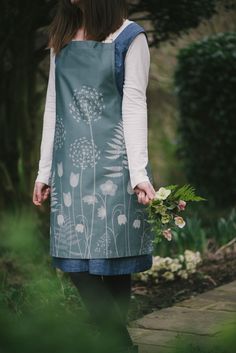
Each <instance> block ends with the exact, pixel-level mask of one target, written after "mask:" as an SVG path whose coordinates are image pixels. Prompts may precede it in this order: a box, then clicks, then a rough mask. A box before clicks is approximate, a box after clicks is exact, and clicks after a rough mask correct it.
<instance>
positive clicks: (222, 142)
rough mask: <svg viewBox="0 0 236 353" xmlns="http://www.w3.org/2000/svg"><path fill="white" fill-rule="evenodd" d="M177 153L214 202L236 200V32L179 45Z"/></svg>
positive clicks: (228, 203) (191, 179)
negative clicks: (185, 45)
mask: <svg viewBox="0 0 236 353" xmlns="http://www.w3.org/2000/svg"><path fill="white" fill-rule="evenodd" d="M175 87H176V94H177V98H178V105H179V124H178V135H179V142H180V144H179V148H178V154H179V157H181V158H182V160H183V162H184V166H185V169H186V176H187V178H188V181H189V182H190V183H192V184H194V185H195V187H196V188H197V189H198V192H199V193H200V194H202V195H203V196H205V197H208V198H209V201H213V203H214V204H216V205H218V206H219V205H224V207H225V206H231V205H232V204H235V198H236V183H235V180H234V174H235V170H236V154H235V151H236V99H235V92H236V33H230V32H229V33H220V34H218V35H215V36H212V37H207V38H205V39H203V40H201V41H198V42H195V43H193V44H191V45H189V46H188V47H186V48H184V49H182V50H180V52H179V54H178V64H177V68H176V71H175Z"/></svg>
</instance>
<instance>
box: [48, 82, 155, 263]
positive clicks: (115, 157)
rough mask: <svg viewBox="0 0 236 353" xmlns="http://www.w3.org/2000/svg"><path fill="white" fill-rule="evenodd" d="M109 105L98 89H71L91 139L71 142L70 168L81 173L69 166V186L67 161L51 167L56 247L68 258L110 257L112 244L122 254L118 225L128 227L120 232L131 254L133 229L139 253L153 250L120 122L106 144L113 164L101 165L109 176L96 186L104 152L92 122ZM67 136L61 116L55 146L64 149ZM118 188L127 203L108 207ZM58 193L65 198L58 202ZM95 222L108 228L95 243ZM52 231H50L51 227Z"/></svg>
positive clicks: (76, 114)
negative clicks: (88, 189)
mask: <svg viewBox="0 0 236 353" xmlns="http://www.w3.org/2000/svg"><path fill="white" fill-rule="evenodd" d="M105 107H106V106H105V104H104V98H103V95H102V93H101V92H99V90H98V89H96V88H94V87H90V86H86V85H83V86H82V87H81V88H80V89H75V90H74V91H73V96H72V102H70V103H69V112H70V114H71V115H72V117H73V119H75V121H76V122H77V123H81V122H84V123H86V124H87V125H88V128H89V135H90V139H88V138H87V137H80V138H76V139H74V141H72V142H71V143H70V145H69V158H70V160H71V166H73V167H74V168H75V170H78V169H79V172H75V171H74V170H71V171H68V167H67V173H68V172H70V177H69V184H70V185H69V187H70V188H69V189H68V187H67V188H66V187H65V185H64V184H63V183H62V178H63V174H64V165H63V161H57V163H56V168H54V170H53V171H52V179H51V206H52V213H53V214H54V213H57V215H56V216H55V215H54V217H53V227H54V239H53V241H52V251H53V252H54V254H56V256H62V257H63V256H68V254H69V256H70V257H73V256H75V257H78V256H80V257H81V258H91V256H92V255H93V256H94V255H96V254H97V255H98V257H99V254H100V255H101V254H104V256H106V257H109V255H110V256H113V255H114V252H113V251H112V250H111V244H112V245H114V251H115V256H117V257H119V248H118V245H117V237H118V236H119V234H121V233H120V232H118V231H117V227H118V228H119V227H124V233H122V234H123V235H124V237H125V244H126V246H127V250H126V253H127V255H131V247H130V246H131V244H130V228H131V227H132V232H133V231H134V230H135V231H137V237H139V238H140V248H139V254H143V253H144V254H145V253H147V252H150V251H151V246H152V244H151V243H150V234H149V233H150V230H149V228H148V227H147V224H145V219H144V216H145V215H144V212H143V209H142V206H141V205H140V204H139V203H138V201H137V196H136V194H135V192H134V191H133V189H132V188H131V185H130V181H129V171H128V160H127V154H126V148H125V142H124V134H123V124H122V121H119V123H118V124H117V125H115V127H114V134H113V137H112V138H111V140H110V141H109V142H107V144H108V148H107V150H106V153H107V154H106V156H105V158H107V159H108V160H109V161H110V163H108V165H107V166H104V167H103V168H104V169H105V170H106V171H107V172H106V174H104V176H105V177H106V178H107V179H108V180H106V181H105V182H102V183H101V182H100V184H99V185H98V184H96V164H97V163H98V161H99V159H100V158H101V151H100V149H99V148H98V146H97V145H96V144H95V142H94V133H93V124H94V123H96V122H97V121H98V120H100V119H101V117H102V113H103V110H104V109H105ZM66 135H67V134H66V130H65V126H64V123H63V119H62V118H61V116H58V115H57V122H56V131H55V150H59V149H61V148H62V147H63V144H64V141H65V138H66ZM113 161H114V163H113ZM111 163H112V165H111ZM116 163H117V164H116ZM91 168H92V169H93V192H92V194H87V193H85V194H83V178H84V177H85V180H86V173H87V170H88V173H89V174H88V175H90V171H91ZM55 169H56V172H55ZM84 174H85V175H84ZM117 178H118V179H117ZM56 179H57V180H58V181H59V182H58V183H56ZM114 180H119V182H118V183H116V182H115V181H114ZM127 181H128V182H127ZM78 185H79V187H78V188H77V186H78ZM96 185H97V189H96ZM119 186H120V188H119ZM121 186H122V187H121ZM57 187H58V188H60V192H59V190H58V191H57ZM118 190H119V192H121V193H122V197H123V201H122V202H120V201H119V202H118V203H117V204H114V203H112V205H113V204H114V206H113V207H112V209H110V208H109V209H108V204H110V203H109V201H110V199H111V198H114V197H115V196H116V193H117V192H118ZM76 192H78V193H79V195H77V196H78V197H75V196H76V195H75V193H76ZM59 195H60V196H61V197H60V200H59ZM76 200H79V202H80V207H79V212H78V208H76V212H75V209H74V205H75V202H76ZM134 205H136V206H137V207H136V208H134V207H133V208H132V213H131V207H132V206H134ZM78 206H79V205H78ZM88 215H89V218H88ZM108 216H109V217H108ZM131 217H132V219H131ZM108 218H109V219H108ZM95 222H104V226H103V228H102V229H104V232H103V233H102V234H101V236H100V237H99V239H97V238H96V241H95V240H94V242H93V240H92V239H93V237H94V230H95V231H96V229H94V224H95ZM96 224H98V223H96ZM100 229H101V228H100ZM51 232H52V229H50V233H51ZM132 236H133V235H132ZM91 248H92V252H93V254H92V253H91Z"/></svg>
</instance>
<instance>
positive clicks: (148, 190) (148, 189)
mask: <svg viewBox="0 0 236 353" xmlns="http://www.w3.org/2000/svg"><path fill="white" fill-rule="evenodd" d="M135 192H136V194H137V196H138V202H140V203H143V204H145V205H146V204H148V203H149V202H150V200H153V199H154V197H155V193H156V192H155V189H154V187H153V186H152V184H151V183H150V182H142V183H139V184H138V185H137V186H136V188H135Z"/></svg>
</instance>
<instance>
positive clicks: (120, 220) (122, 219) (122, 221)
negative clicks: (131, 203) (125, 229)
mask: <svg viewBox="0 0 236 353" xmlns="http://www.w3.org/2000/svg"><path fill="white" fill-rule="evenodd" d="M117 221H118V224H119V225H121V224H125V223H126V222H127V218H126V215H125V214H120V215H119V216H118V217H117Z"/></svg>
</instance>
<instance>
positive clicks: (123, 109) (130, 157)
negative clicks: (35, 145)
mask: <svg viewBox="0 0 236 353" xmlns="http://www.w3.org/2000/svg"><path fill="white" fill-rule="evenodd" d="M126 6H127V5H126V2H125V0H113V1H110V0H74V1H72V0H60V1H59V3H58V9H57V13H56V16H55V18H54V19H53V21H52V24H51V26H50V30H49V47H50V72H49V81H48V89H47V96H46V105H45V113H44V124H43V134H42V141H41V156H40V161H39V171H38V176H37V178H36V181H35V187H34V191H33V202H34V204H35V205H36V206H40V205H41V204H42V202H44V201H45V200H46V199H47V198H48V196H49V194H50V201H51V202H50V206H51V208H50V210H51V212H50V254H51V255H52V261H53V262H52V264H53V266H54V267H57V268H60V269H61V270H62V271H64V272H67V273H68V274H69V276H70V278H71V280H72V282H73V283H74V284H75V285H76V286H77V288H78V289H79V292H80V295H81V297H82V299H83V301H84V303H85V304H86V306H87V308H88V310H89V311H90V313H91V315H92V317H93V318H94V319H95V321H96V323H97V324H98V326H99V328H100V330H101V335H103V336H104V337H107V338H108V337H109V336H110V335H111V334H116V336H115V337H116V338H114V342H113V343H114V347H112V350H113V352H115V351H117V352H118V351H119V352H128V351H129V352H137V346H135V345H133V344H132V340H131V338H130V336H129V333H128V330H127V328H126V317H127V311H128V307H129V301H130V293H131V274H132V273H134V272H141V271H144V270H147V269H149V268H150V267H151V266H152V249H153V248H152V240H153V233H152V232H151V231H150V225H149V223H148V222H147V221H146V217H145V216H146V215H145V205H147V204H148V203H149V202H150V200H152V199H153V198H154V196H155V190H154V188H153V186H152V183H151V182H152V174H151V168H150V164H149V161H148V152H147V108H146V88H147V84H148V74H149V65H150V53H149V48H148V43H147V37H146V33H145V31H144V29H143V27H141V26H140V25H139V24H137V23H136V22H134V21H130V20H128V19H127V7H126ZM115 349H116V350H115ZM128 349H129V350H128Z"/></svg>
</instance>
